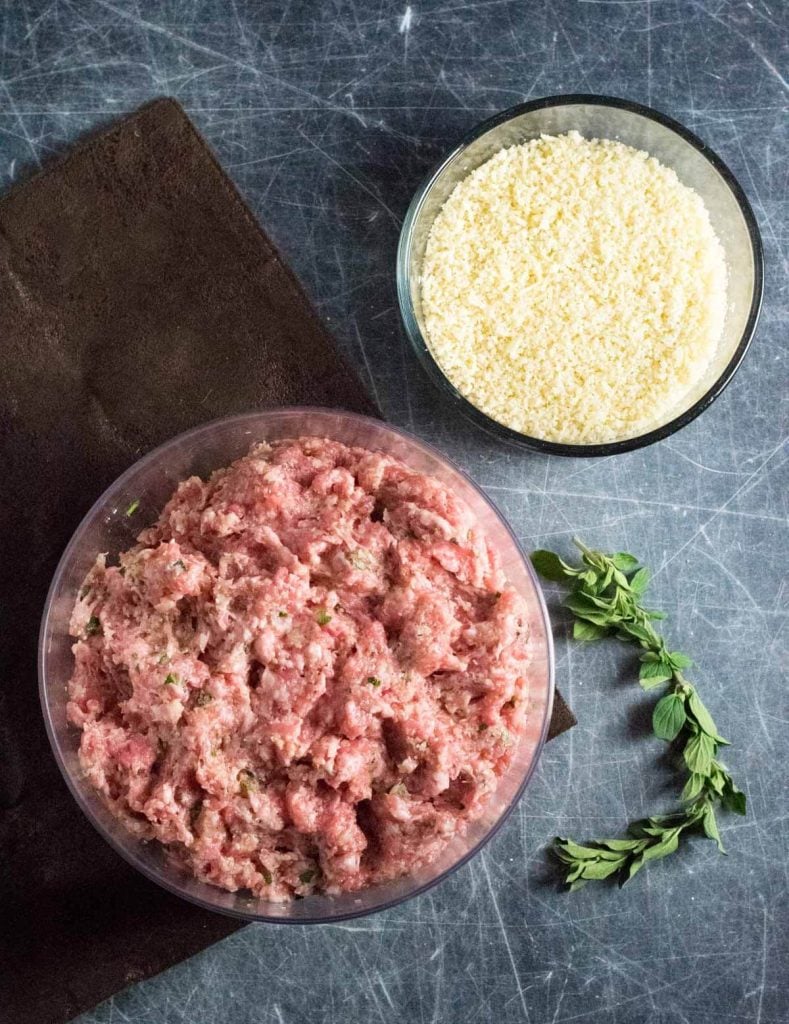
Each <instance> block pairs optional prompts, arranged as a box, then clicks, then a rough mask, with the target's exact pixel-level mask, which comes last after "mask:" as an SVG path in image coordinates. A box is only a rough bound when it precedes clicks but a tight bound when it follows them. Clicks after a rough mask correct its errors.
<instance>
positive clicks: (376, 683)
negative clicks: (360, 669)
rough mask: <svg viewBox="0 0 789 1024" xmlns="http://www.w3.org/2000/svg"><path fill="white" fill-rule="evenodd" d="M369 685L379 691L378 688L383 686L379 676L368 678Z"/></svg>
mask: <svg viewBox="0 0 789 1024" xmlns="http://www.w3.org/2000/svg"><path fill="white" fill-rule="evenodd" d="M367 685H368V686H372V687H374V688H375V689H376V690H377V689H378V687H379V686H380V685H381V680H380V679H378V678H377V676H368V677H367Z"/></svg>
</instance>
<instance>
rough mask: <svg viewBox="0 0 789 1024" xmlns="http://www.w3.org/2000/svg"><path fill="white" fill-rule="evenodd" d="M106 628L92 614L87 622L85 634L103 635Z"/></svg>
mask: <svg viewBox="0 0 789 1024" xmlns="http://www.w3.org/2000/svg"><path fill="white" fill-rule="evenodd" d="M103 632H104V630H103V629H102V628H101V623H100V622H99V620H98V619H97V618H96V616H95V615H91V617H90V618H89V619H88V621H87V623H86V624H85V636H101V635H102V633H103Z"/></svg>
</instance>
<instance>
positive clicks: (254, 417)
mask: <svg viewBox="0 0 789 1024" xmlns="http://www.w3.org/2000/svg"><path fill="white" fill-rule="evenodd" d="M310 414H330V415H340V416H342V417H343V418H346V419H351V420H354V421H356V422H357V423H358V424H360V425H363V424H365V423H366V424H370V425H371V426H374V427H375V428H376V429H380V428H381V427H383V428H384V429H386V430H388V431H390V432H391V433H393V434H395V435H397V436H398V437H400V438H402V439H404V440H406V441H407V442H408V443H409V444H415V445H416V446H417V447H418V448H422V449H423V450H425V451H426V453H427V454H428V455H429V456H432V457H433V458H436V459H438V461H439V462H443V463H445V464H446V465H447V466H448V467H449V468H450V469H451V470H454V471H455V472H456V473H458V474H459V475H460V477H461V478H462V479H464V480H465V482H466V483H468V484H469V485H470V486H471V487H472V489H473V490H475V491H476V492H477V493H478V494H479V496H480V498H481V499H482V500H483V501H484V502H485V504H487V505H488V506H489V507H490V508H491V510H492V511H493V513H494V514H495V516H496V517H497V519H498V520H499V522H500V523H501V524H502V526H503V527H504V529H505V530H506V532H507V533H508V534H509V536H510V539H511V541H512V543H513V545H514V546H515V550H516V551H517V552H518V554H519V555H520V556H521V559H522V561H523V563H524V565H525V567H526V573H527V575H528V576H529V578H530V580H531V583H532V587H533V590H534V594H535V596H536V599H537V605H538V607H539V611H540V615H541V616H542V621H543V628H544V631H545V641H546V662H547V677H548V678H547V689H548V692H547V699H546V702H545V706H544V713H543V721H542V723H541V726H540V734H539V737H538V739H537V741H536V743H535V747H534V756H533V757H532V759H531V761H530V763H529V765H528V767H527V768H526V771H525V772H524V774H523V777H522V779H521V780H520V782H519V784H518V787H517V789H516V791H515V793H514V794H513V796H512V798H511V800H510V802H509V804H508V805H507V806H506V807H505V808H504V810H503V811H502V813H501V814H500V815H499V817H498V818H497V819H496V821H495V822H494V823H493V824H492V825H491V826H490V828H489V829H488V830H487V832H486V833H485V834H484V835H483V836H482V837H481V838H480V839H479V840H478V841H477V842H476V843H475V844H474V846H473V847H471V848H470V849H469V850H467V851H466V853H464V854H463V856H462V857H460V858H459V859H458V860H457V861H455V862H454V863H453V864H451V865H450V866H449V867H447V868H445V869H444V870H443V871H442V872H440V873H439V874H438V875H436V877H435V878H431V879H429V880H428V881H427V882H424V883H423V884H422V885H420V886H417V887H416V888H415V889H413V890H412V891H410V892H407V893H404V894H401V895H398V896H396V897H392V898H391V899H388V900H385V901H384V902H382V903H381V904H379V905H378V906H374V907H369V908H364V907H363V908H359V909H358V910H354V909H350V910H348V911H345V912H343V913H340V914H334V915H331V916H327V915H322V914H316V915H314V916H305V917H296V918H292V917H287V916H275V915H269V914H264V913H263V914H261V913H250V912H248V911H245V910H243V909H241V908H235V907H220V906H216V905H215V904H213V903H211V902H210V901H209V900H207V899H203V898H202V897H201V896H200V895H198V894H195V893H188V892H185V891H183V890H182V889H181V888H179V886H178V885H177V884H175V883H174V882H171V881H170V880H169V879H167V878H165V877H163V876H161V875H159V873H158V872H157V871H156V870H155V869H154V868H152V867H150V866H149V865H148V864H146V863H144V862H142V861H139V862H138V860H137V859H136V858H135V856H134V853H133V850H132V848H131V847H130V846H129V847H127V846H125V845H124V844H123V843H122V842H121V841H119V840H117V839H116V838H115V837H114V836H112V835H110V834H109V833H108V832H107V831H106V830H105V828H104V826H103V824H102V823H101V821H100V820H99V818H98V816H97V815H95V814H94V812H93V809H92V807H91V806H90V805H89V804H88V802H87V801H86V799H85V798H84V797H83V795H82V791H81V789H80V787H79V785H78V784H77V781H76V780H75V779H74V777H73V776H72V774H71V773H70V772H69V770H68V768H67V767H66V763H65V760H64V758H63V756H62V754H61V750H60V743H59V741H58V738H57V733H56V730H55V726H54V722H53V719H52V710H51V707H50V702H49V699H48V694H47V687H46V678H47V671H46V651H45V644H46V639H47V634H48V627H49V619H50V615H51V613H52V608H53V604H54V599H55V596H56V595H57V594H58V592H59V590H60V587H61V582H62V578H63V576H64V574H65V571H66V568H67V567H68V565H69V562H70V559H71V556H72V553H73V551H74V549H75V548H76V547H77V545H78V543H79V541H80V540H81V538H82V536H83V535H84V533H85V531H86V530H87V529H88V528H89V527H90V525H91V524H92V523H93V521H94V519H95V518H96V516H97V515H98V514H101V513H103V510H104V509H105V507H106V505H107V504H108V502H109V500H110V495H112V494H115V493H117V492H119V491H121V490H122V488H123V486H124V485H125V484H126V483H127V482H128V481H129V480H130V479H131V478H132V477H133V476H135V475H136V473H137V472H138V471H139V470H140V469H141V468H142V467H144V466H147V465H149V464H150V463H153V462H156V461H157V460H158V459H160V458H161V457H162V455H164V454H165V453H166V452H167V451H169V450H170V449H171V448H173V447H176V446H177V445H179V444H181V443H183V442H184V441H186V440H188V439H198V440H199V438H200V437H201V435H209V434H210V433H211V432H212V431H214V430H215V429H216V428H217V427H220V426H222V427H225V426H229V425H231V424H239V425H240V424H243V423H245V422H249V423H252V422H256V421H259V420H260V418H261V417H265V416H266V415H271V416H272V417H273V416H275V415H276V416H282V415H285V416H293V418H294V419H295V418H297V417H301V416H305V415H310ZM316 436H317V435H316ZM373 450H374V449H373ZM37 669H38V692H39V700H40V703H41V711H42V715H43V718H44V725H45V728H46V733H47V739H48V740H49V745H50V747H51V749H52V754H53V756H54V758H55V762H56V763H57V766H58V769H59V770H60V774H61V775H62V776H63V779H64V781H65V783H66V786H67V788H68V790H69V792H70V793H71V796H72V797H73V798H74V800H75V801H76V803H77V805H78V807H79V808H80V810H81V811H82V813H83V814H84V815H85V817H86V818H87V819H88V821H89V822H90V824H91V825H92V826H93V828H94V829H95V830H96V831H97V832H98V834H99V835H100V836H101V838H102V839H103V840H104V841H105V842H106V843H108V844H109V845H110V846H111V847H112V849H113V850H115V852H116V853H117V854H119V855H120V856H121V857H122V858H123V860H125V861H126V863H127V864H129V865H130V866H131V867H133V868H134V869H135V870H137V871H139V872H140V873H141V874H143V875H144V876H145V877H146V878H148V879H149V880H150V881H152V882H154V883H155V884H156V885H158V886H160V887H161V888H163V889H165V890H166V891H168V892H170V893H172V894H173V895H175V896H178V897H180V898H181V899H185V900H187V901H188V902H190V903H193V904H195V905H196V906H198V907H201V908H202V909H203V910H210V911H212V912H214V913H218V914H224V915H225V916H227V917H233V918H236V919H238V920H242V921H246V922H250V923H252V922H256V921H257V922H266V923H270V924H289V925H309V924H335V923H338V922H341V921H348V920H351V919H353V918H357V917H366V916H368V915H369V914H377V913H379V912H380V911H384V910H391V909H392V908H393V907H396V906H399V905H400V904H401V903H404V902H406V901H407V900H410V899H413V898H414V897H416V896H420V895H422V894H423V893H425V892H427V891H428V890H429V889H432V888H433V887H434V886H436V885H438V884H439V883H440V882H443V881H444V879H446V878H448V877H449V876H450V875H452V874H453V873H454V872H455V871H457V870H458V869H459V868H461V867H463V865H464V864H466V863H468V861H469V860H471V859H472V857H475V856H476V855H477V854H478V853H479V852H480V851H481V850H482V849H483V847H485V846H486V845H487V844H488V843H489V842H490V840H491V839H493V837H494V836H495V835H496V834H497V833H498V832H499V830H500V829H501V828H502V826H503V825H504V824H505V822H506V821H507V820H508V819H509V817H510V815H511V814H512V812H513V811H514V809H515V807H516V806H517V805H518V803H519V802H520V799H521V797H522V796H523V793H524V791H525V789H526V787H527V785H528V783H529V781H530V780H531V778H532V776H533V774H534V772H535V770H536V768H537V764H538V763H539V760H540V757H541V755H542V751H543V748H544V746H545V743H546V739H547V735H548V729H549V726H550V721H551V715H552V711H553V701H554V693H555V653H554V643H553V632H552V629H551V619H550V616H549V614H548V607H547V604H546V601H545V595H544V593H543V590H542V586H541V584H540V581H539V578H538V576H537V573H536V572H535V571H534V568H533V567H532V564H531V561H530V559H529V558H528V557H527V555H526V553H525V551H524V549H523V546H522V545H521V543H520V541H519V540H518V538H517V536H516V535H515V533H514V531H513V529H512V527H511V526H510V524H509V522H508V520H507V518H506V517H505V516H504V515H503V513H502V512H501V510H500V509H499V508H498V505H497V504H496V503H495V501H494V500H493V499H492V498H491V497H490V496H489V495H488V494H487V493H486V492H485V491H484V490H483V489H482V488H481V487H480V486H479V484H477V483H476V482H475V481H474V480H473V479H472V478H471V476H470V475H469V474H468V473H467V472H466V471H465V470H464V469H462V468H461V467H460V466H458V464H457V463H456V462H455V461H454V460H453V459H451V458H450V457H449V456H447V455H444V453H443V452H440V451H439V450H438V449H437V448H436V447H435V446H434V445H432V444H430V443H429V442H427V441H424V440H422V438H419V437H416V436H415V435H414V434H411V433H410V432H408V431H406V430H403V429H402V428H400V427H397V426H393V425H392V424H390V423H387V422H386V421H384V420H379V419H375V418H374V417H371V416H364V415H362V414H360V413H354V412H347V411H346V410H344V409H338V408H330V407H328V406H282V407H277V408H271V409H261V410H258V411H250V412H245V413H238V414H234V415H231V416H222V417H218V418H217V419H214V420H210V421H209V422H207V423H202V424H199V425H197V426H195V427H192V428H191V429H189V430H185V431H183V432H181V433H180V434H176V435H174V436H173V437H171V438H169V439H168V440H167V441H164V442H163V443H162V444H160V445H157V447H155V448H153V449H152V450H151V451H149V452H148V453H146V454H145V455H143V456H142V457H141V458H140V459H137V460H136V461H135V462H133V463H132V464H131V465H130V466H129V467H128V468H127V469H126V470H124V472H123V473H121V475H120V476H118V477H116V479H115V480H114V481H113V482H112V483H111V484H110V485H109V486H108V487H106V488H105V489H104V491H103V492H102V493H101V495H100V496H99V497H98V498H97V499H96V501H94V502H93V504H92V505H91V507H90V508H89V510H88V511H87V512H86V513H85V515H84V516H83V517H82V519H81V520H80V522H79V525H78V526H77V528H76V530H75V531H74V533H73V534H72V536H71V538H70V540H69V542H68V544H67V545H66V547H65V549H64V550H63V554H62V555H61V556H60V559H59V561H58V564H57V567H56V569H55V572H54V574H53V577H52V582H51V583H50V585H49V589H48V591H47V596H46V600H45V602H44V610H43V614H42V617H41V625H40V628H39V634H38V653H37ZM64 685H65V680H64ZM204 884H206V885H207V884H208V883H204ZM373 888H375V887H374V886H371V887H369V888H368V889H367V890H362V891H370V889H373ZM217 891H219V892H223V891H224V890H221V889H219V888H217ZM308 898H309V897H308Z"/></svg>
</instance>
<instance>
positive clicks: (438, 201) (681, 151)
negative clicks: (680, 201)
mask: <svg viewBox="0 0 789 1024" xmlns="http://www.w3.org/2000/svg"><path fill="white" fill-rule="evenodd" d="M569 131H577V132H579V133H580V134H581V135H583V136H585V137H586V138H603V139H616V140H617V141H619V142H623V143H625V144H626V145H628V146H633V147H634V148H636V149H639V150H646V152H647V153H649V154H650V156H654V157H656V158H657V159H658V160H659V161H660V162H661V163H662V164H664V165H666V166H667V167H671V168H673V170H674V171H675V172H676V174H677V176H678V177H679V179H680V181H682V182H683V184H685V185H688V186H689V187H690V188H692V189H694V190H695V191H696V192H697V193H698V194H699V195H700V196H701V198H702V199H703V200H704V203H705V205H706V207H707V210H708V211H709V215H710V219H711V221H712V225H713V227H714V229H715V232H716V233H717V235H718V238H719V239H720V241H721V244H722V245H723V248H724V251H725V255H726V266H727V270H728V276H729V283H728V305H727V310H726V319H725V323H724V329H723V334H722V337H721V341H720V344H719V346H718V351H717V353H716V355H715V357H714V359H713V360H712V362H711V364H710V366H709V367H708V369H707V372H706V373H705V375H704V376H703V378H702V379H701V380H700V381H699V382H698V384H697V385H696V386H695V387H694V388H693V389H692V391H691V392H690V393H689V394H688V395H686V396H685V397H684V398H683V399H682V401H681V402H680V403H678V404H677V406H676V407H675V408H674V409H672V410H671V411H670V412H669V413H668V414H667V415H666V417H665V418H664V419H663V420H660V421H656V423H655V425H654V427H652V428H651V429H650V430H648V431H647V432H646V433H642V434H639V435H638V436H636V437H627V438H621V439H616V440H612V441H610V442H604V443H594V444H564V443H560V442H557V441H546V440H544V439H542V438H538V437H530V436H528V435H526V434H522V433H520V432H519V431H517V430H513V429H511V428H510V427H506V426H504V425H503V424H501V423H498V422H497V421H496V420H494V419H492V418H491V417H490V416H488V415H486V414H485V413H484V412H482V411H481V410H480V409H478V408H477V407H476V406H475V405H473V404H472V403H471V402H470V401H469V399H467V398H466V397H465V396H464V395H462V394H461V393H460V391H458V389H457V388H456V387H455V385H454V384H453V383H452V382H451V381H450V380H449V378H448V377H447V376H446V375H445V374H444V371H443V370H442V369H441V366H440V364H439V363H438V361H437V359H436V358H435V357H434V355H433V353H432V352H431V350H430V344H429V342H428V340H427V331H426V329H425V326H424V321H423V317H422V304H421V294H420V292H421V289H420V280H421V276H422V261H423V259H424V254H425V248H426V245H427V239H428V236H429V234H430V229H431V227H432V226H433V222H434V220H435V219H436V217H437V215H438V213H439V211H440V210H441V207H442V206H443V205H444V203H445V202H446V200H447V199H448V198H449V196H450V194H451V193H452V190H453V189H454V188H455V186H456V185H457V184H458V182H460V181H462V180H463V179H464V178H466V177H467V176H468V175H469V174H470V173H471V172H472V171H473V170H475V169H476V168H477V167H479V166H480V165H481V164H483V163H485V162H486V161H487V160H489V159H490V158H491V157H492V156H493V155H494V154H495V153H498V152H499V150H501V149H503V148H505V147H508V146H516V145H519V144H521V143H523V142H527V141H528V140H529V139H533V138H537V137H538V136H540V135H562V134H565V133H567V132H569ZM763 269H764V260H763V255H762V243H761V238H760V236H759V230H758V228H757V226H756V219H755V217H754V215H753V211H752V210H751V207H750V204H749V203H748V200H747V199H746V198H745V194H744V193H743V191H742V189H741V188H740V186H739V184H738V183H737V181H736V180H735V178H734V175H733V174H732V173H731V171H730V170H729V169H728V167H727V166H726V165H725V164H724V162H723V161H722V160H721V159H720V157H718V156H716V155H715V153H713V152H712V150H711V149H709V147H708V146H706V145H705V143H704V142H702V141H701V139H699V138H698V137H697V136H696V135H694V134H693V133H692V132H690V131H688V129H687V128H685V127H684V126H683V125H681V124H679V123H678V122H677V121H674V120H673V119H672V118H670V117H666V116H665V115H664V114H660V113H658V111H656V110H653V109H652V108H651V107H645V106H642V105H640V104H638V103H631V102H629V101H628V100H621V99H616V98H615V97H611V96H593V95H583V94H572V95H567V96H549V97H547V98H545V99H541V100H535V101H534V102H532V103H523V104H520V105H519V106H516V107H511V108H510V109H509V110H505V111H503V112H502V113H500V114H496V115H495V116H494V117H492V118H490V119H489V120H487V121H483V123H482V124H481V125H479V126H478V127H477V128H475V129H474V130H473V131H472V132H470V133H469V134H468V135H467V136H466V137H465V138H464V139H463V140H462V141H461V142H460V144H459V145H458V146H456V147H455V149H453V150H452V152H451V153H450V154H449V156H447V157H446V159H445V160H443V161H442V163H441V164H440V165H439V166H438V167H437V168H436V169H435V170H434V171H433V172H432V173H431V174H430V175H429V176H428V177H427V179H426V180H425V182H424V183H423V184H422V186H421V187H420V188H419V189H418V190H417V193H416V195H415V196H414V198H413V200H412V201H411V205H410V207H409V208H408V212H407V214H406V217H405V220H404V222H403V228H402V231H401V233H400V243H399V246H398V250H397V297H398V302H399V304H400V313H401V315H402V318H403V323H404V324H405V329H406V332H407V334H408V337H409V338H410V340H411V344H412V345H413V347H414V351H415V352H416V354H417V357H418V358H419V361H420V362H421V363H422V365H423V367H424V368H425V370H426V371H427V373H428V375H429V376H430V377H431V379H432V380H433V382H434V383H435V384H437V385H438V386H439V387H440V388H441V389H442V390H443V391H444V392H445V393H446V394H448V395H449V396H450V397H451V398H452V399H453V401H454V403H455V404H456V406H457V407H458V408H459V410H460V411H461V412H462V413H463V414H464V415H466V416H467V417H468V418H469V419H471V420H472V421H473V422H474V423H476V424H477V425H478V426H480V427H482V428H484V429H485V430H487V431H488V432H489V433H491V434H494V435H495V436H496V437H498V438H500V439H501V440H504V441H509V442H513V443H515V444H518V445H522V446H525V447H527V448H533V449H536V450H537V451H541V452H546V453H549V454H551V455H571V456H601V455H615V454H617V453H619V452H627V451H632V450H633V449H634V448H642V447H644V446H645V445H648V444H652V443H653V442H655V441H660V440H661V439H662V438H664V437H668V436H669V434H673V433H674V432H675V431H677V430H680V429H681V428H682V427H684V426H686V425H687V424H688V423H690V422H691V420H693V419H695V418H696V416H698V415H699V414H700V413H702V412H703V411H704V410H705V409H706V408H707V407H708V406H709V405H711V404H712V402H714V401H715V399H716V398H717V397H718V395H719V394H720V393H721V392H722V391H723V389H724V388H725V387H726V385H727V384H728V383H729V381H730V380H731V378H732V377H733V376H734V373H735V372H736V370H737V368H738V366H739V365H740V363H741V362H742V359H743V357H744V355H745V353H746V351H747V350H748V346H749V345H750V342H751V338H752V337H753V334H754V331H755V329H756V322H757V320H758V318H759V310H760V308H761V302H762V288H763Z"/></svg>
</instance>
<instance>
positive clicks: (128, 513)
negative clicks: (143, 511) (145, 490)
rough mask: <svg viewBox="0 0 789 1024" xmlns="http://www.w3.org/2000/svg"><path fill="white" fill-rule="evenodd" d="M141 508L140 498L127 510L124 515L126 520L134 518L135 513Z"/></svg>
mask: <svg viewBox="0 0 789 1024" xmlns="http://www.w3.org/2000/svg"><path fill="white" fill-rule="evenodd" d="M139 507H140V499H139V498H135V499H134V501H133V502H132V503H131V505H129V507H128V508H127V509H126V511H125V513H124V515H125V516H126V518H127V519H128V518H129V516H133V515H134V513H135V512H136V511H137V509H138V508H139Z"/></svg>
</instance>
